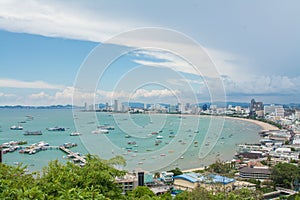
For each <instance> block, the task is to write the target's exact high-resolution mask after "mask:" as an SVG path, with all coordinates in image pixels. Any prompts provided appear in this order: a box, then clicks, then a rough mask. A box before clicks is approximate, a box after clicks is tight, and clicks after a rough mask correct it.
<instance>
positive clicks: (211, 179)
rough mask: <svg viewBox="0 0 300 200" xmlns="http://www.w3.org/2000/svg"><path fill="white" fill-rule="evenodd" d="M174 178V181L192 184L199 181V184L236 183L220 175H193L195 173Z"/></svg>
mask: <svg viewBox="0 0 300 200" xmlns="http://www.w3.org/2000/svg"><path fill="white" fill-rule="evenodd" d="M173 178H174V180H175V179H184V180H186V181H189V182H191V183H195V182H197V181H198V182H205V183H221V184H228V183H231V182H234V181H235V180H234V179H233V178H227V177H225V176H220V175H216V174H209V175H208V176H203V175H201V174H198V173H193V172H190V173H186V174H181V175H178V176H174V177H173Z"/></svg>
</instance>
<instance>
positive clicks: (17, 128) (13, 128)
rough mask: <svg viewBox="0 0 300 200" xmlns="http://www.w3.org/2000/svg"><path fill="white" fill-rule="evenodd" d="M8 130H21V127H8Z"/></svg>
mask: <svg viewBox="0 0 300 200" xmlns="http://www.w3.org/2000/svg"><path fill="white" fill-rule="evenodd" d="M10 130H23V126H21V125H20V124H19V125H18V126H16V125H13V126H11V127H10Z"/></svg>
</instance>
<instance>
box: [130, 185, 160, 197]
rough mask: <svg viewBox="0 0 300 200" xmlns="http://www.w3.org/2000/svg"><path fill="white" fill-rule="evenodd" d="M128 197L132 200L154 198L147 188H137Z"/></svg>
mask: <svg viewBox="0 0 300 200" xmlns="http://www.w3.org/2000/svg"><path fill="white" fill-rule="evenodd" d="M128 196H129V197H131V198H132V199H148V198H151V197H154V196H155V194H154V193H153V192H152V191H151V190H150V189H149V188H148V187H147V186H138V187H136V188H135V189H134V190H133V191H132V192H130V193H129V195H128Z"/></svg>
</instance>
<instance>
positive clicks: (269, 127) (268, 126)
mask: <svg viewBox="0 0 300 200" xmlns="http://www.w3.org/2000/svg"><path fill="white" fill-rule="evenodd" d="M215 117H218V116H215ZM220 117H221V116H220ZM223 117H224V119H232V120H241V121H247V122H250V123H254V124H256V125H258V126H260V127H261V128H262V130H279V128H278V127H276V126H274V125H271V124H268V123H265V122H261V121H258V120H253V119H246V118H238V117H228V116H223ZM204 169H205V168H204V167H197V168H190V169H185V170H182V172H183V173H187V172H194V171H198V170H204Z"/></svg>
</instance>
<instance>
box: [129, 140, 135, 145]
mask: <svg viewBox="0 0 300 200" xmlns="http://www.w3.org/2000/svg"><path fill="white" fill-rule="evenodd" d="M127 144H129V145H135V144H136V142H135V141H129V142H127Z"/></svg>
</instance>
